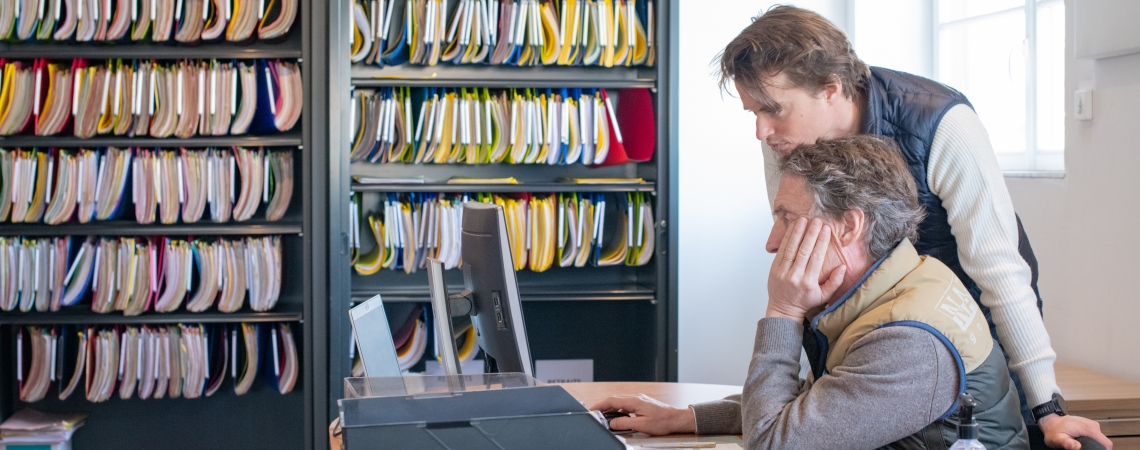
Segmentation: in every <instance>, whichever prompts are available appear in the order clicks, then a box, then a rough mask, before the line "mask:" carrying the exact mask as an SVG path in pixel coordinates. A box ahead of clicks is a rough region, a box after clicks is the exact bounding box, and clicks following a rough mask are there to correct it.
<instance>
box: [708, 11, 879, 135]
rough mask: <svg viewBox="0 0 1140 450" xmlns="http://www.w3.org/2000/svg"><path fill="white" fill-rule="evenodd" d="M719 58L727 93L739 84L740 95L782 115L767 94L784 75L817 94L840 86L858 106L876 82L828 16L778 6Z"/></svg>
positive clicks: (736, 39) (755, 22)
mask: <svg viewBox="0 0 1140 450" xmlns="http://www.w3.org/2000/svg"><path fill="white" fill-rule="evenodd" d="M717 58H718V59H719V60H720V64H719V65H720V74H719V78H720V80H719V83H720V87H721V89H722V90H725V91H727V88H728V85H729V84H730V83H732V82H733V81H736V82H739V83H740V85H741V87H743V88H744V90H745V92H740V95H748V96H750V97H752V98H753V99H755V100H756V101H757V102H759V103H760V104H761V105H762V106H763V107H764V109H765V110H766V111H767V112H770V113H776V112H779V109H780V105H779V104H777V103H776V102H775V101H774V100H772V98H771V97H770V96H769V95H768V94H767V92H766V91H765V88H766V87H767V86H768V85H769V83H770V82H771V79H772V77H774V76H776V74H779V73H781V72H782V73H784V74H785V75H787V77H788V79H789V80H790V81H791V82H792V83H793V84H794V85H795V86H794V87H801V88H804V89H806V90H807V91H808V92H810V93H812V94H818V93H819V92H820V90H822V89H823V87H824V86H826V85H828V84H830V83H833V82H835V81H839V82H841V83H842V85H843V92H844V94H845V95H846V96H847V98H849V99H852V100H855V99H856V98H857V96H863V95H864V94H865V93H866V91H867V83H868V79H869V78H870V76H871V71H870V69H868V68H867V65H866V64H865V63H863V61H862V60H860V59H859V57H858V56H856V55H855V50H854V49H852V48H851V43H850V42H848V41H847V35H845V34H843V31H842V30H840V29H839V28H837V27H836V26H835V25H833V24H832V23H831V22H829V21H828V20H827V19H824V18H823V16H820V15H819V14H816V13H815V12H812V11H809V10H806V9H803V8H797V7H794V6H784V5H779V6H774V7H772V8H770V9H768V11H767V12H765V13H764V14H762V15H760V16H758V17H755V18H753V19H752V23H751V24H750V25H748V26H747V27H745V28H744V30H743V31H741V32H740V34H739V35H737V36H736V38H734V39H733V40H732V42H729V43H728V46H726V47H725V48H724V50H722V51H721V52H720V55H719V56H718V57H717Z"/></svg>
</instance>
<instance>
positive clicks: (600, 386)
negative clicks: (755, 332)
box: [329, 382, 741, 450]
mask: <svg viewBox="0 0 1140 450" xmlns="http://www.w3.org/2000/svg"><path fill="white" fill-rule="evenodd" d="M560 386H562V387H563V388H564V389H566V391H567V392H569V393H570V395H572V396H574V398H576V399H578V401H580V402H582V403H584V404H585V405H586V407H587V408H589V407H591V406H594V404H596V403H598V402H600V401H602V400H604V399H606V398H609V397H610V396H612V395H615V394H646V395H648V396H650V397H653V398H655V399H657V400H660V401H661V402H662V403H665V404H668V405H672V406H676V407H681V408H683V407H686V406H689V405H690V404H693V403H700V402H705V401H709V400H715V399H718V398H724V397H726V396H729V395H732V394H739V393H740V390H741V387H740V386H725V385H720V384H699V383H651V382H634V383H622V382H601V383H566V384H561V385H560ZM338 420H339V419H338ZM336 424H337V421H336V420H334V421H333V423H332V425H329V448H331V449H332V450H339V449H340V437H335V436H333V435H332V432H333V429H334V428H335V427H336Z"/></svg>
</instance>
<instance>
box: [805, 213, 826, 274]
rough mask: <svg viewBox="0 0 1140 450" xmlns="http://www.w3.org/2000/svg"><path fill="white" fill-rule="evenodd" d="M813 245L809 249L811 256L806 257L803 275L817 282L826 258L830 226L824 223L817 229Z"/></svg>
mask: <svg viewBox="0 0 1140 450" xmlns="http://www.w3.org/2000/svg"><path fill="white" fill-rule="evenodd" d="M816 236H817V237H816V239H815V246H814V248H812V251H811V258H810V259H808V264H807V271H806V272H804V276H805V277H807V279H808V280H811V281H812V282H816V283H818V282H819V274H820V272H821V271H823V261H824V260H825V259H827V248H828V246H830V244H831V227H830V226H827V225H824V226H823V227H822V228H820V229H819V234H817V235H816Z"/></svg>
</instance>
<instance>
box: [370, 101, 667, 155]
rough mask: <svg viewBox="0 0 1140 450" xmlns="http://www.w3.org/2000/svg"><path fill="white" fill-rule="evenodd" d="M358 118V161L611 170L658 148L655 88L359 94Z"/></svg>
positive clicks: (650, 153)
mask: <svg viewBox="0 0 1140 450" xmlns="http://www.w3.org/2000/svg"><path fill="white" fill-rule="evenodd" d="M627 99H628V101H627ZM615 104H616V107H615ZM352 112H353V115H352V123H353V126H354V127H355V130H356V134H355V137H354V139H353V144H352V151H351V155H350V158H351V160H352V161H353V162H362V161H367V162H373V163H396V162H402V163H417V164H423V163H432V164H488V163H510V164H549V165H556V164H585V165H589V166H608V165H614V164H623V163H626V162H629V161H631V160H632V161H648V160H650V159H652V157H653V150H654V147H655V145H656V133H657V129H656V125H655V120H654V119H653V117H654V111H653V101H652V97H651V96H650V93H649V90H648V89H621V90H620V91H619V94H618V95H615V96H614V97H613V98H611V97H610V94H609V92H608V91H607V90H606V89H578V88H573V89H571V88H561V89H489V88H458V89H453V88H407V87H403V88H379V89H376V90H367V89H358V90H356V92H355V93H354V94H353V107H352ZM631 138H632V142H631ZM627 145H628V146H629V147H630V148H631V149H633V150H634V151H635V152H636V153H635V154H633V155H629V154H627V150H626V148H627Z"/></svg>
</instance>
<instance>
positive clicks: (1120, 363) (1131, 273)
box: [1006, 0, 1140, 381]
mask: <svg viewBox="0 0 1140 450" xmlns="http://www.w3.org/2000/svg"><path fill="white" fill-rule="evenodd" d="M1073 12H1074V11H1073V0H1066V14H1065V15H1066V22H1067V26H1066V29H1067V38H1066V41H1067V45H1066V47H1067V48H1066V61H1065V90H1066V94H1065V98H1066V118H1065V170H1066V172H1067V173H1066V175H1065V178H1064V179H1024V178H1021V179H1018V178H1011V179H1007V180H1006V184H1007V185H1008V186H1009V190H1010V194H1011V195H1012V196H1013V203H1014V206H1015V207H1016V208H1017V211H1018V213H1019V214H1021V218H1022V221H1023V222H1024V224H1025V228H1026V232H1027V233H1028V234H1029V237H1030V239H1031V242H1032V243H1033V249H1034V251H1035V252H1036V254H1037V258H1038V260H1039V263H1040V267H1041V281H1040V288H1041V295H1042V297H1043V298H1044V302H1045V326H1046V328H1047V329H1048V330H1049V335H1050V336H1051V338H1052V341H1053V348H1054V349H1055V350H1056V351H1057V354H1058V359H1059V360H1060V361H1061V362H1067V363H1073V364H1079V365H1082V366H1085V367H1089V368H1092V369H1096V370H1100V371H1103V372H1108V373H1111V374H1115V375H1118V376H1122V377H1126V378H1130V379H1133V380H1137V381H1140V351H1138V349H1140V326H1137V323H1136V322H1137V319H1138V318H1140V301H1138V300H1140V287H1138V286H1137V284H1136V281H1135V280H1136V279H1137V273H1138V272H1140V234H1138V233H1137V232H1136V231H1135V230H1136V225H1137V224H1138V223H1140V208H1138V206H1140V199H1138V198H1137V193H1140V177H1138V176H1137V175H1136V172H1137V170H1138V168H1140V145H1138V144H1137V134H1136V132H1135V130H1136V124H1137V123H1140V108H1137V106H1136V105H1137V104H1140V54H1134V55H1129V56H1122V57H1117V58H1110V59H1103V60H1098V61H1096V62H1093V61H1089V60H1077V59H1075V58H1074V57H1073V20H1072V18H1073ZM1078 87H1081V88H1095V90H1094V98H1093V120H1092V121H1089V122H1080V121H1076V120H1074V119H1073V117H1072V108H1073V104H1072V97H1073V91H1074V90H1076V89H1077V88H1078Z"/></svg>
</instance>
